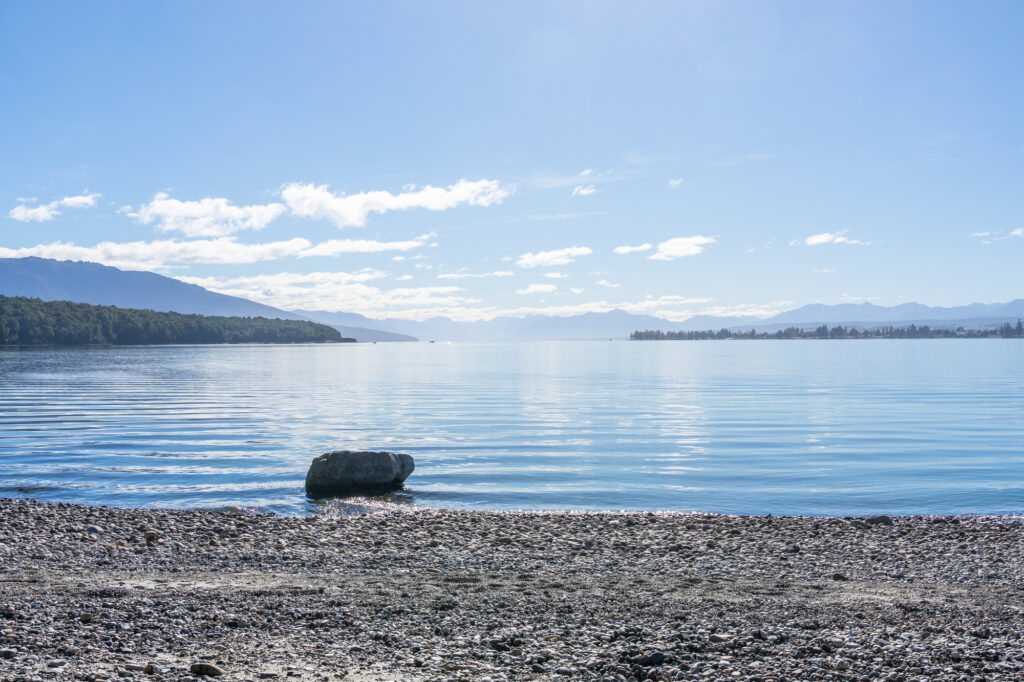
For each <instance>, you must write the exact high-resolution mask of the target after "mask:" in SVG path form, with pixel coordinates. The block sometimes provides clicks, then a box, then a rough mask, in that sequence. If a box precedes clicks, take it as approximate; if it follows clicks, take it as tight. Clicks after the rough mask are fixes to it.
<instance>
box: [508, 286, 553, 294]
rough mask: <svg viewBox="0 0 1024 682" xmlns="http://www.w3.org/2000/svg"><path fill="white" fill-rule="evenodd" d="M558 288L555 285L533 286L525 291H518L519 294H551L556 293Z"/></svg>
mask: <svg viewBox="0 0 1024 682" xmlns="http://www.w3.org/2000/svg"><path fill="white" fill-rule="evenodd" d="M557 289H558V287H556V286H555V285H554V284H531V285H530V286H528V287H526V288H524V289H516V293H517V294H550V293H551V292H552V291H556V290H557Z"/></svg>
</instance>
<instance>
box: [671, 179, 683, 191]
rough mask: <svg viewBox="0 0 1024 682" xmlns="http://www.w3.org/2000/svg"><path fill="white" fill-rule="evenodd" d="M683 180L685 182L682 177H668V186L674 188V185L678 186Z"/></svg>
mask: <svg viewBox="0 0 1024 682" xmlns="http://www.w3.org/2000/svg"><path fill="white" fill-rule="evenodd" d="M683 182H685V180H683V178H671V179H670V180H669V181H668V186H669V188H671V189H675V188H676V187H678V186H679V185H681V184H683Z"/></svg>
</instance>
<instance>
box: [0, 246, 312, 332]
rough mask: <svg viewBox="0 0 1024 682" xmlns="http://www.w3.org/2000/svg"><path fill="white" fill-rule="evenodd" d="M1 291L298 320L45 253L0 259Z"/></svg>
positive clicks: (149, 275) (149, 276)
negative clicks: (45, 254)
mask: <svg viewBox="0 0 1024 682" xmlns="http://www.w3.org/2000/svg"><path fill="white" fill-rule="evenodd" d="M0 294H3V295H4V296H28V297H29V298H41V299H43V300H44V301H74V302H75V303H91V304H92V305H115V306H117V307H119V308H141V309H145V310H156V311H157V312H171V311H173V312H176V313H197V314H199V315H223V316H226V317H270V318H280V319H284V320H299V319H302V318H301V317H300V316H298V315H296V314H295V313H289V312H286V311H284V310H278V309H277V308H272V307H270V306H269V305H263V304H262V303H254V302H253V301H250V300H248V299H244V298H238V297H236V296H225V295H224V294H215V293H214V292H212V291H207V290H206V289H204V288H202V287H200V286H196V285H195V284H186V283H185V282H180V281H178V280H176V279H172V278H170V277H164V276H163V275H158V274H156V273H153V272H139V271H134V270H119V269H118V268H112V267H109V266H107V265H100V264H99V263H87V262H83V261H57V260H50V259H47V258H0Z"/></svg>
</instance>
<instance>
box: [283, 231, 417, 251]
mask: <svg viewBox="0 0 1024 682" xmlns="http://www.w3.org/2000/svg"><path fill="white" fill-rule="evenodd" d="M434 236H435V235H434V234H433V233H428V234H421V235H420V236H419V237H416V238H415V239H407V240H404V241H395V242H380V241H376V240H373V239H328V240H327V241H325V242H320V243H319V244H317V245H315V246H311V247H309V248H308V249H305V250H304V251H302V252H300V253H299V254H298V255H299V256H303V257H306V256H340V255H341V254H343V253H381V252H383V251H411V250H413V249H418V248H419V247H421V246H423V245H424V244H426V243H427V241H428V240H430V239H433V238H434Z"/></svg>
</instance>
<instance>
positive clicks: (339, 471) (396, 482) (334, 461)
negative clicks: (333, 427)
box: [306, 450, 416, 496]
mask: <svg viewBox="0 0 1024 682" xmlns="http://www.w3.org/2000/svg"><path fill="white" fill-rule="evenodd" d="M415 468H416V466H415V464H413V461H412V457H410V456H409V455H406V454H404V453H397V454H396V453H394V452H385V451H380V452H371V451H365V450H364V451H359V452H355V451H352V450H335V451H334V452H325V453H324V454H322V455H320V456H319V457H316V458H315V459H313V463H312V464H310V465H309V471H308V472H307V473H306V493H308V494H309V495H312V496H319V495H332V494H337V493H351V492H386V491H388V490H394V489H395V488H401V487H402V483H404V482H405V479H406V478H408V477H409V474H411V473H412V471H413V469H415Z"/></svg>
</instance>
